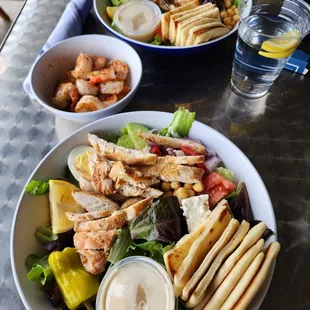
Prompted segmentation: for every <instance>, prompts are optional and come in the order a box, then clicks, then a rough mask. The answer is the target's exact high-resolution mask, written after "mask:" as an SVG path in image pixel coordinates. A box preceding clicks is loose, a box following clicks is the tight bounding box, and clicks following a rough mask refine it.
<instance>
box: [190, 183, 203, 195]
mask: <svg viewBox="0 0 310 310" xmlns="http://www.w3.org/2000/svg"><path fill="white" fill-rule="evenodd" d="M204 188H205V187H204V185H203V183H201V182H200V183H196V184H195V185H194V186H193V190H194V191H195V192H196V193H201V192H202V191H203V190H204Z"/></svg>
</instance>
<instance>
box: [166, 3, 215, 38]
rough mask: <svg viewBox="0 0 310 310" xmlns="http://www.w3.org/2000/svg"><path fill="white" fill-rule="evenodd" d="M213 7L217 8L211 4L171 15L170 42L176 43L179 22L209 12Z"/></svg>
mask: <svg viewBox="0 0 310 310" xmlns="http://www.w3.org/2000/svg"><path fill="white" fill-rule="evenodd" d="M213 7H215V5H214V4H211V3H210V2H209V3H206V4H203V5H200V6H198V7H197V8H194V9H191V10H186V11H183V12H180V13H177V14H173V15H171V16H170V23H169V41H170V42H172V43H174V42H175V37H176V31H177V28H178V23H179V22H181V21H183V20H186V19H187V18H190V17H193V16H195V15H197V14H199V13H201V12H204V11H209V10H210V9H211V8H213Z"/></svg>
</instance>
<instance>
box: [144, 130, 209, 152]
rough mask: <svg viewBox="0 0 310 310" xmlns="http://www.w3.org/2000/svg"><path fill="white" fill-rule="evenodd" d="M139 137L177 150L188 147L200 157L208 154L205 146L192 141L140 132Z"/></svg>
mask: <svg viewBox="0 0 310 310" xmlns="http://www.w3.org/2000/svg"><path fill="white" fill-rule="evenodd" d="M139 137H140V138H142V139H144V140H147V141H150V142H153V143H156V144H160V145H165V146H168V147H172V148H176V149H180V148H181V146H187V147H190V148H191V149H192V150H193V151H195V152H196V153H197V154H199V155H203V154H205V152H206V148H205V147H204V146H203V145H201V144H199V143H197V142H194V141H191V140H185V139H178V138H170V137H164V136H160V135H154V134H152V133H146V132H140V133H139Z"/></svg>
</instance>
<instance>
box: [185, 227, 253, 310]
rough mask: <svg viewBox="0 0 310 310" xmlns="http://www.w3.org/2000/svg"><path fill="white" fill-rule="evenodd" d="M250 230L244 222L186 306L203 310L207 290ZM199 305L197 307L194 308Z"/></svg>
mask: <svg viewBox="0 0 310 310" xmlns="http://www.w3.org/2000/svg"><path fill="white" fill-rule="evenodd" d="M249 229H250V224H249V223H248V222H246V221H243V222H242V223H241V224H240V226H239V228H238V230H237V232H236V233H235V234H234V236H233V237H232V239H231V240H230V241H229V242H228V244H226V245H225V247H224V248H223V249H222V250H221V251H220V253H219V254H218V255H217V257H216V259H215V260H214V262H213V263H212V265H211V267H210V268H209V270H208V271H207V273H206V274H205V275H204V277H203V278H202V279H201V281H200V282H199V284H198V286H197V287H196V289H195V291H194V293H193V294H192V295H191V297H190V299H189V301H188V302H187V303H186V306H187V307H189V308H192V307H195V308H194V309H195V310H201V309H202V308H203V307H204V306H205V304H206V303H207V301H208V300H205V299H204V296H205V294H206V291H207V288H208V286H209V284H210V282H211V281H212V279H213V277H214V275H215V274H216V272H217V271H218V269H219V268H220V267H221V265H222V263H223V261H224V260H225V259H226V257H228V256H229V255H230V254H231V253H232V252H233V251H234V250H235V249H236V248H237V246H238V245H239V244H240V243H241V242H242V240H243V239H244V237H245V236H246V234H247V233H248V231H249ZM194 305H197V306H194Z"/></svg>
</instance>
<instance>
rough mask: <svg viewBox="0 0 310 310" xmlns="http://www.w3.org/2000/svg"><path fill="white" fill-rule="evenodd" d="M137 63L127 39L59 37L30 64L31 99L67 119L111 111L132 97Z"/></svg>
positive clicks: (138, 75)
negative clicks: (33, 98)
mask: <svg viewBox="0 0 310 310" xmlns="http://www.w3.org/2000/svg"><path fill="white" fill-rule="evenodd" d="M141 77H142V63H141V59H140V57H139V55H138V54H137V52H136V51H135V50H134V49H133V48H132V47H131V46H130V45H128V44H127V43H125V42H123V41H121V40H119V39H115V38H112V37H109V36H104V35H83V36H77V37H73V38H70V39H67V40H64V41H62V42H60V43H58V44H57V45H55V46H53V47H52V48H51V49H49V50H48V51H47V52H45V53H44V54H43V55H42V56H41V57H40V58H39V59H38V60H37V61H36V63H35V64H34V66H33V68H32V72H31V87H32V92H33V95H34V97H35V99H36V100H37V101H38V102H39V103H40V104H41V105H43V106H44V107H45V108H46V109H48V110H49V111H51V112H52V113H54V114H56V115H58V116H60V117H62V118H65V119H69V120H72V121H77V122H83V123H86V122H92V121H95V120H97V119H100V118H103V117H106V116H109V115H112V114H116V113H118V112H119V111H121V110H122V109H124V108H125V106H126V105H127V104H128V103H129V102H130V100H131V99H132V98H133V97H134V95H135V92H136V90H137V89H138V87H139V83H140V80H141Z"/></svg>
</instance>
